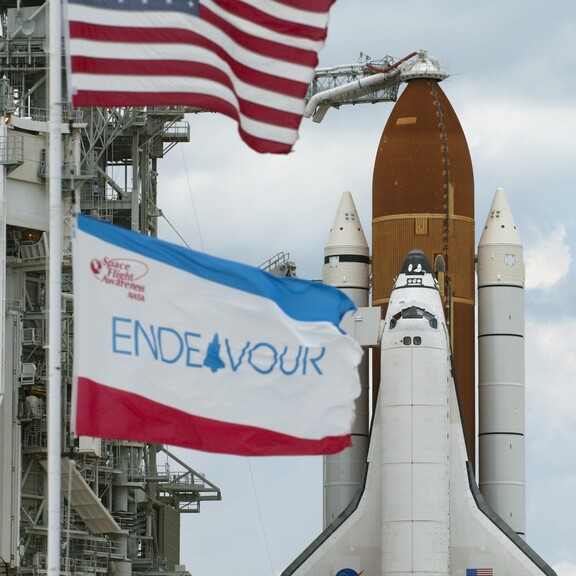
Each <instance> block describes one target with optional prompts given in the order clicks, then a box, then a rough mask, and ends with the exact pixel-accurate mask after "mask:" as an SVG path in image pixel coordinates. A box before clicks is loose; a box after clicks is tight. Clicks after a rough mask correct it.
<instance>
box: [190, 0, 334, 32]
mask: <svg viewBox="0 0 576 576" xmlns="http://www.w3.org/2000/svg"><path fill="white" fill-rule="evenodd" d="M212 2H214V4H217V5H219V6H220V8H222V9H223V10H226V11H227V12H228V13H230V14H235V15H237V16H239V17H240V18H244V19H245V20H250V21H251V22H257V23H258V24H259V25H260V26H263V27H264V28H267V29H268V30H272V31H274V32H278V33H279V34H287V35H289V36H296V37H298V38H306V39H309V40H314V41H318V40H324V39H325V38H326V29H325V28H317V27H315V26H307V25H305V24H299V23H298V22H291V21H289V20H283V19H282V18H276V17H274V16H272V15H271V14H268V13H267V12H263V11H262V10H259V9H258V8H256V7H255V6H251V5H250V4H247V3H246V2H242V1H241V0H234V1H233V2H230V0H212ZM285 5H286V6H290V7H291V8H295V6H294V5H293V3H292V2H286V3H285ZM326 11H327V9H326V10H321V11H319V10H308V12H310V13H317V14H318V13H321V12H326ZM208 12H210V11H209V10H208V9H207V8H206V6H204V5H203V4H200V16H201V17H202V18H203V19H205V20H208V18H207V13H208Z"/></svg>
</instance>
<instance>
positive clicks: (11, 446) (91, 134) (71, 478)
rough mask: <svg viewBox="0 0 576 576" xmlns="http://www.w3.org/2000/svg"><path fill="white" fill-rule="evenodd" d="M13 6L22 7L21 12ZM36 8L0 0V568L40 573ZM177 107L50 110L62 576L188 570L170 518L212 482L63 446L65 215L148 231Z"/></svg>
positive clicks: (114, 451) (40, 55) (39, 17)
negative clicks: (56, 152)
mask: <svg viewBox="0 0 576 576" xmlns="http://www.w3.org/2000/svg"><path fill="white" fill-rule="evenodd" d="M24 4H25V6H24ZM46 20H47V4H44V3H41V2H35V1H34V0H33V1H32V2H26V3H22V5H21V3H20V2H18V4H16V2H15V1H14V2H11V1H9V2H2V3H0V25H1V34H2V38H1V42H0V62H1V68H2V74H3V77H2V79H0V108H1V111H2V120H1V122H0V211H1V214H0V223H1V224H0V225H1V230H0V239H1V243H2V246H1V248H0V250H1V251H2V258H1V262H2V265H1V266H0V290H1V300H2V303H3V306H4V314H3V315H2V316H1V322H2V326H1V329H0V334H1V337H2V341H1V343H0V344H1V357H2V372H1V382H0V574H1V575H8V574H19V575H24V574H30V575H32V574H34V575H36V574H45V573H46V572H47V563H46V560H47V540H48V514H47V474H46V468H47V443H48V439H47V413H46V412H47V411H46V406H47V380H48V369H47V364H48V355H47V334H48V297H47V296H48V295H47V292H48V284H47V281H48V278H47V276H48V274H47V261H48V249H49V234H48V231H49V213H48V199H47V186H46V182H47V175H48V174H47V172H48V170H47V162H48V160H49V159H48V157H47V156H48V153H47V150H48V109H49V102H48V89H47V53H46V29H47V27H46ZM185 111H186V110H185V109H184V108H181V107H168V106H167V107H154V108H125V109H119V108H111V109H101V108H84V109H82V110H74V109H72V108H71V107H70V106H69V105H67V104H66V103H64V104H63V107H62V123H61V129H62V142H63V164H62V196H63V198H62V201H63V208H64V223H63V224H64V225H63V231H64V232H63V238H62V240H63V258H62V291H63V294H62V300H61V306H62V307H61V310H62V357H61V367H62V386H61V398H62V406H61V413H62V420H61V423H60V430H61V435H62V452H63V457H62V459H61V486H62V498H61V529H62V549H61V563H60V573H61V574H70V575H72V574H75V575H84V574H90V575H93V574H110V575H112V574H117V575H129V574H132V573H146V574H158V573H162V574H186V573H187V572H186V568H185V566H183V565H182V564H181V563H180V515H181V514H184V513H198V512H200V507H201V503H202V502H205V501H216V500H220V499H221V493H220V489H219V488H218V487H217V486H216V485H215V484H214V483H212V482H210V481H209V480H208V479H207V478H205V477H204V476H203V475H202V474H201V473H199V472H197V471H195V470H194V469H193V468H192V467H191V466H189V465H188V464H187V463H185V462H183V461H182V460H181V459H180V458H179V457H178V456H176V455H175V454H173V453H172V452H170V450H168V449H167V448H166V447H163V446H159V445H150V444H142V443H137V442H126V441H118V440H104V439H95V438H85V437H81V438H80V439H77V440H74V439H72V438H71V437H70V435H69V430H70V399H71V386H72V360H73V355H74V350H73V322H72V318H73V305H72V294H73V287H72V268H71V237H70V234H71V230H70V218H71V215H72V209H73V206H74V205H75V206H76V209H78V210H80V211H82V212H83V213H87V214H90V215H91V216H93V217H95V218H98V219H101V220H105V221H108V222H111V223H114V224H116V225H119V226H122V227H125V228H130V229H132V230H136V231H139V232H142V233H145V234H150V235H153V236H155V235H156V234H157V220H158V217H159V216H160V212H159V210H158V208H157V204H156V197H157V162H158V160H159V159H161V158H163V157H164V155H165V154H167V153H168V152H169V151H170V150H171V149H172V148H173V147H174V146H175V145H176V144H177V143H178V142H188V141H189V139H190V125H189V123H188V122H187V121H186V120H185V119H184V113H185Z"/></svg>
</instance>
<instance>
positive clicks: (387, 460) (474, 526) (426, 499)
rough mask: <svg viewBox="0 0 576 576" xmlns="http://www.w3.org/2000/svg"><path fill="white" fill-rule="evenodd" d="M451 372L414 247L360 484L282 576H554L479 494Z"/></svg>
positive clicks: (389, 322)
mask: <svg viewBox="0 0 576 576" xmlns="http://www.w3.org/2000/svg"><path fill="white" fill-rule="evenodd" d="M454 373H455V372H454V365H453V361H452V354H451V348H450V340H449V332H448V328H447V324H446V320H445V315H444V308H443V303H442V299H441V296H440V291H439V286H438V282H437V280H436V278H435V276H434V274H433V271H432V267H431V265H430V262H429V260H428V259H427V257H426V255H425V254H424V253H423V252H421V251H419V250H414V251H411V252H410V253H409V254H408V256H407V257H406V259H405V261H404V263H403V265H402V269H401V271H400V274H399V275H398V276H397V278H396V281H395V283H394V286H393V289H392V293H391V296H390V299H389V302H388V308H387V312H386V317H385V319H384V327H383V333H382V338H381V382H380V390H379V394H378V400H377V404H376V408H375V413H374V417H373V423H372V429H371V435H370V446H369V450H368V458H367V464H366V474H365V479H364V484H363V486H362V489H361V490H360V491H359V492H358V494H357V496H356V497H355V498H354V500H353V501H352V502H351V503H350V505H349V506H348V507H347V508H346V509H345V510H344V511H343V512H342V513H341V514H340V516H339V517H338V518H337V519H336V520H335V521H334V522H332V524H330V525H329V526H328V527H327V528H326V529H325V530H324V532H323V533H322V534H321V535H320V536H319V537H318V538H317V539H316V540H315V541H314V542H312V544H311V545H310V546H309V547H308V548H307V549H306V550H305V551H304V552H303V553H302V554H301V555H300V556H299V557H298V558H297V559H296V560H295V561H294V562H293V563H292V564H291V565H290V566H289V567H288V568H287V569H286V570H285V571H284V573H283V576H305V575H306V576H338V575H342V576H343V575H346V576H349V575H352V574H363V575H365V576H376V575H377V576H381V575H386V576H401V575H402V576H405V575H408V574H409V575H422V576H424V575H426V576H459V575H461V576H511V575H514V576H528V575H531V576H542V575H546V576H554V575H555V572H554V571H553V570H552V569H551V568H550V567H549V566H548V565H547V564H546V563H545V562H544V561H543V560H542V559H541V558H540V557H539V556H538V555H537V554H536V553H535V552H534V551H533V550H532V549H531V548H530V547H529V546H528V545H527V544H526V542H525V541H524V540H523V539H522V538H521V537H520V536H519V535H518V534H516V532H514V530H512V529H511V528H510V527H509V526H508V524H506V523H505V522H504V521H503V520H501V519H500V517H499V516H498V515H497V514H496V513H494V512H493V511H492V509H491V508H490V507H489V506H488V505H487V504H486V503H485V501H484V499H483V497H482V495H481V494H480V491H479V490H478V488H477V486H476V482H475V479H474V474H473V471H472V467H471V466H470V464H469V461H468V455H467V451H466V445H465V441H464V432H463V427H462V418H461V414H460V408H459V401H458V395H457V389H456V386H455V381H454Z"/></svg>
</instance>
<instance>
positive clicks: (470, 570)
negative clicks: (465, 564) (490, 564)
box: [466, 568, 494, 576]
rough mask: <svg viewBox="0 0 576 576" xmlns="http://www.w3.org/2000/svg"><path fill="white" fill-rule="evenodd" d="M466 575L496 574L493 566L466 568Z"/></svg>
mask: <svg viewBox="0 0 576 576" xmlns="http://www.w3.org/2000/svg"><path fill="white" fill-rule="evenodd" d="M466 576H494V571H493V569H492V568H466Z"/></svg>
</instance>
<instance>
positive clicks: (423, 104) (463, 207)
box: [372, 78, 475, 463]
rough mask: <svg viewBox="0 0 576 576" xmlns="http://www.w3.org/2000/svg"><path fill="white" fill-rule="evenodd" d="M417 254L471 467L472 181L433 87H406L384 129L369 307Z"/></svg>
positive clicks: (456, 131)
mask: <svg viewBox="0 0 576 576" xmlns="http://www.w3.org/2000/svg"><path fill="white" fill-rule="evenodd" d="M415 247H418V248H420V249H421V250H423V251H424V253H425V254H426V255H427V257H428V259H429V260H430V261H431V262H432V263H433V265H434V268H435V269H439V268H440V267H444V268H445V274H443V275H442V277H443V279H444V281H443V284H442V285H441V286H440V291H441V292H442V294H443V300H444V305H445V308H446V312H447V322H448V326H449V330H450V334H451V344H452V349H453V351H454V358H455V362H456V373H457V386H458V392H459V396H460V401H461V409H462V413H463V420H464V430H465V436H466V444H467V447H468V454H469V457H470V461H471V462H472V463H474V458H475V456H474V447H475V391H474V390H475V358H474V354H475V353H474V342H475V338H474V334H475V328H474V300H475V298H474V295H475V294H474V289H475V284H474V179H473V173H472V162H471V159H470V152H469V150H468V144H467V142H466V137H465V136H464V132H463V130H462V127H461V125H460V122H459V120H458V117H457V116H456V113H455V112H454V109H453V108H452V106H451V105H450V102H449V101H448V99H447V98H446V96H445V94H444V92H443V91H442V89H441V88H440V86H439V85H438V82H437V81H436V80H434V79H430V78H419V79H415V80H411V81H410V82H409V84H408V86H407V87H406V88H405V90H404V92H403V93H402V95H401V96H400V98H399V99H398V102H397V103H396V105H395V106H394V108H393V110H392V112H391V114H390V117H389V119H388V122H387V123H386V126H385V127H384V131H383V133H382V137H381V139H380V143H379V146H378V152H377V155H376V160H375V163H374V178H373V191H372V304H373V306H382V308H383V311H384V312H385V311H386V307H387V305H388V300H389V297H390V294H391V291H392V285H393V280H394V276H395V275H396V274H397V271H398V270H399V268H400V265H401V264H402V262H403V259H404V258H405V256H406V254H407V253H408V252H409V251H410V250H412V249H413V248H415Z"/></svg>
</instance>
